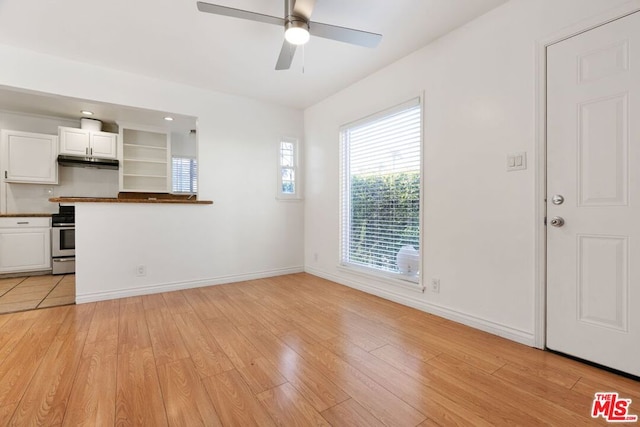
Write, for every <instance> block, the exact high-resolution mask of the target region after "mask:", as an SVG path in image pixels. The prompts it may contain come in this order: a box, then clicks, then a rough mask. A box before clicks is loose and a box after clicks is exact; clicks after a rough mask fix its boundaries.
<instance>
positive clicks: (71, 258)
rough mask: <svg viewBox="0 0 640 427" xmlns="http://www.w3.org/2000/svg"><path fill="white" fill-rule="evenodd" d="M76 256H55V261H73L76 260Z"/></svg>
mask: <svg viewBox="0 0 640 427" xmlns="http://www.w3.org/2000/svg"><path fill="white" fill-rule="evenodd" d="M75 260H76V258H75V257H70V258H53V262H71V261H75Z"/></svg>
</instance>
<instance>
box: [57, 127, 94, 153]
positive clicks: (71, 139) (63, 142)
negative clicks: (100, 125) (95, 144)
mask: <svg viewBox="0 0 640 427" xmlns="http://www.w3.org/2000/svg"><path fill="white" fill-rule="evenodd" d="M59 132H60V154H70V155H72V156H88V155H89V131H87V130H84V129H76V128H65V127H61V128H59Z"/></svg>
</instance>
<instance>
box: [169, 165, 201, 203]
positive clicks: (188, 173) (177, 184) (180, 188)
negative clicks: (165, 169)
mask: <svg viewBox="0 0 640 427" xmlns="http://www.w3.org/2000/svg"><path fill="white" fill-rule="evenodd" d="M171 169H172V171H171V174H172V177H173V185H172V191H173V192H174V193H192V194H194V193H197V192H198V180H197V176H198V163H197V161H196V159H192V158H189V157H173V158H172V160H171Z"/></svg>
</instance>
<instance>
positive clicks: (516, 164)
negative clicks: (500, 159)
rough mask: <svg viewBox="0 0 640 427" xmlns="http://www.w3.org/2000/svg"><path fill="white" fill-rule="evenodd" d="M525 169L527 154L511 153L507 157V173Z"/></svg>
mask: <svg viewBox="0 0 640 427" xmlns="http://www.w3.org/2000/svg"><path fill="white" fill-rule="evenodd" d="M526 168H527V153H526V152H521V153H511V154H509V155H507V172H511V171H519V170H524V169H526Z"/></svg>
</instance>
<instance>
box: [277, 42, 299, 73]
mask: <svg viewBox="0 0 640 427" xmlns="http://www.w3.org/2000/svg"><path fill="white" fill-rule="evenodd" d="M295 53H296V45H295V44H291V43H289V42H288V41H286V40H284V41H283V43H282V49H280V56H278V62H276V70H288V69H289V68H291V63H292V62H293V55H295Z"/></svg>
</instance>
